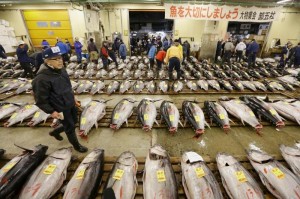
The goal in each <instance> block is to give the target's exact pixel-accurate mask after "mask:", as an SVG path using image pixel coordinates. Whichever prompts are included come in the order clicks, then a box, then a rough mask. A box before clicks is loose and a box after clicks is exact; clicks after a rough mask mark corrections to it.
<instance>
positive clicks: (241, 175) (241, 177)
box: [235, 171, 247, 182]
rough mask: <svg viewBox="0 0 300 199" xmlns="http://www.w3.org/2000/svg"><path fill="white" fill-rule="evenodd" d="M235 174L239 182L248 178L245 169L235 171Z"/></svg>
mask: <svg viewBox="0 0 300 199" xmlns="http://www.w3.org/2000/svg"><path fill="white" fill-rule="evenodd" d="M235 176H236V178H237V180H238V181H239V182H247V178H246V176H245V174H244V172H243V171H237V172H235Z"/></svg>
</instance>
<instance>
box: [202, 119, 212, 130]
mask: <svg viewBox="0 0 300 199" xmlns="http://www.w3.org/2000/svg"><path fill="white" fill-rule="evenodd" d="M204 124H205V125H206V126H207V127H208V128H209V129H211V128H210V126H209V124H208V123H207V122H206V121H204Z"/></svg>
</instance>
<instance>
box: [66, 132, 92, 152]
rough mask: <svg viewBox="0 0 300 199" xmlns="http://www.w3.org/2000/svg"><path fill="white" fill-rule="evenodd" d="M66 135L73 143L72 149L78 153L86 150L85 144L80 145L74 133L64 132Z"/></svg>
mask: <svg viewBox="0 0 300 199" xmlns="http://www.w3.org/2000/svg"><path fill="white" fill-rule="evenodd" d="M66 135H67V137H68V140H69V142H70V143H71V144H72V145H73V147H74V149H75V150H76V151H78V152H80V153H85V152H87V151H88V148H86V147H85V146H82V145H81V144H80V143H79V142H78V139H77V136H76V134H75V132H74V133H69V134H66Z"/></svg>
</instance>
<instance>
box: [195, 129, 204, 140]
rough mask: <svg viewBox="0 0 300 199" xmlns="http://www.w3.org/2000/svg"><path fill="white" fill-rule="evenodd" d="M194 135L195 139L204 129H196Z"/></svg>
mask: <svg viewBox="0 0 300 199" xmlns="http://www.w3.org/2000/svg"><path fill="white" fill-rule="evenodd" d="M195 133H196V134H195V135H194V137H193V138H195V139H198V138H199V137H200V136H201V135H202V134H204V129H197V130H196V131H195Z"/></svg>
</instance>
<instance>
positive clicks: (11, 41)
mask: <svg viewBox="0 0 300 199" xmlns="http://www.w3.org/2000/svg"><path fill="white" fill-rule="evenodd" d="M0 43H1V45H2V46H3V48H4V49H5V51H6V53H12V52H16V47H17V45H18V44H17V39H16V35H15V30H14V28H12V27H9V22H8V21H6V20H4V19H0Z"/></svg>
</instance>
